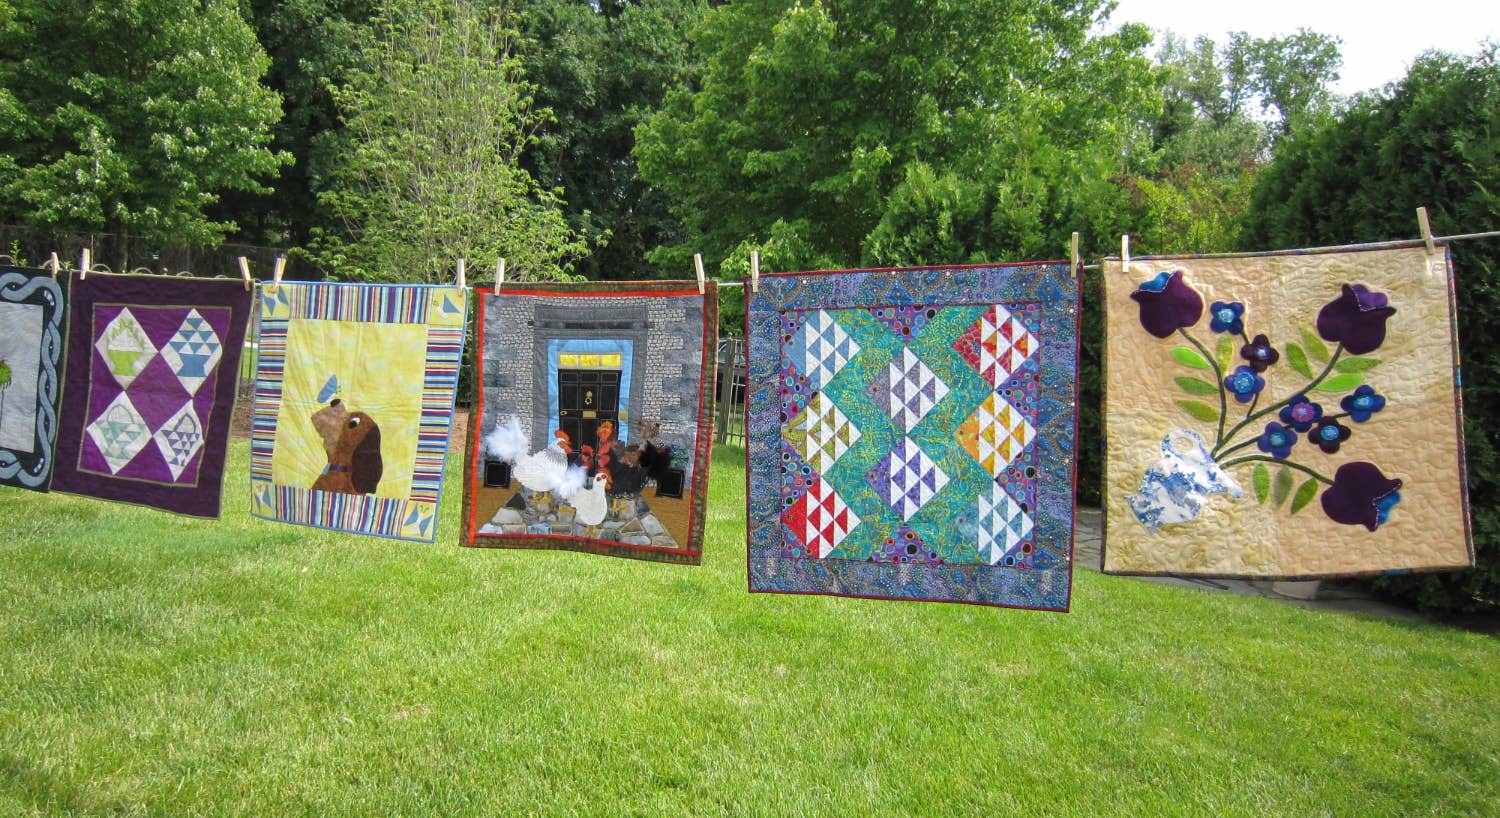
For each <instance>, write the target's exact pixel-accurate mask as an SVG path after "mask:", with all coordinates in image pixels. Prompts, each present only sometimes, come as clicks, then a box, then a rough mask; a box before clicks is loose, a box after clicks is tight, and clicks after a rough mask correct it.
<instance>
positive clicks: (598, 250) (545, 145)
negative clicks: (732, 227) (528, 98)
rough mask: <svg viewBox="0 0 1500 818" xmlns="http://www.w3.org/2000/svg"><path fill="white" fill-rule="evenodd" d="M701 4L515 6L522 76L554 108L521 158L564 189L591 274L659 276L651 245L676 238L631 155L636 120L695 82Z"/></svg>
mask: <svg viewBox="0 0 1500 818" xmlns="http://www.w3.org/2000/svg"><path fill="white" fill-rule="evenodd" d="M707 7H708V6H707V3H705V2H704V0H640V2H603V3H600V2H593V0H528V2H526V3H524V4H523V5H522V7H521V9H520V27H521V31H522V34H523V36H524V40H523V44H522V46H521V52H522V54H521V56H522V59H523V61H524V63H525V65H526V70H527V76H528V77H530V78H531V79H532V80H533V81H534V82H535V83H536V102H537V104H538V105H540V106H543V107H546V108H549V109H551V110H552V111H553V112H554V114H555V116H554V118H553V120H552V121H549V122H546V123H543V125H542V127H541V128H540V129H539V131H538V138H537V142H536V144H535V145H534V146H533V147H532V148H531V149H530V150H528V151H527V152H526V155H525V157H524V162H523V164H524V165H525V166H526V167H527V168H528V169H530V170H532V171H533V173H535V174H536V176H537V178H538V179H539V180H541V181H542V183H543V184H545V185H548V186H552V187H559V188H562V189H564V190H566V191H567V194H568V196H567V198H568V202H567V212H568V218H569V221H570V223H571V224H572V225H573V226H574V228H575V229H577V230H578V232H579V233H580V234H581V235H583V236H585V237H587V238H588V240H589V241H590V243H591V244H593V249H592V252H590V253H589V255H588V256H587V257H586V258H584V259H581V260H580V261H579V265H578V270H579V272H581V273H583V274H584V275H585V276H586V277H588V278H628V277H633V276H642V275H645V276H653V275H656V274H657V273H658V272H659V270H658V269H657V268H656V266H655V265H653V264H651V263H650V262H648V261H647V260H646V253H647V251H648V250H650V249H653V248H655V247H656V246H657V245H659V244H661V243H662V242H663V241H668V240H672V241H676V240H681V233H682V228H681V225H680V224H679V223H678V221H677V220H676V219H675V218H674V217H673V216H672V215H671V213H670V212H669V211H668V208H667V200H666V197H665V196H664V195H663V193H662V192H661V191H660V190H658V189H656V188H655V187H653V186H651V185H648V184H646V182H645V181H643V180H642V179H641V178H640V174H639V171H638V169H637V166H636V160H635V157H634V156H633V155H632V152H631V151H632V149H633V148H634V146H635V135H634V129H635V126H636V125H637V124H639V123H640V122H641V121H642V120H643V119H644V118H645V117H646V116H648V115H649V114H650V113H651V112H652V111H654V110H656V109H657V108H658V107H660V105H661V101H662V98H663V97H664V96H665V94H666V92H667V90H668V89H669V88H672V87H675V86H679V85H688V86H691V85H692V84H693V83H694V82H695V81H696V78H697V76H698V74H699V73H700V66H699V64H698V62H697V61H696V60H695V59H694V57H693V52H692V48H691V45H690V42H689V39H688V34H689V31H690V30H691V28H692V26H693V25H695V24H696V22H697V21H698V19H699V18H700V17H701V16H702V14H703V12H704V11H705V10H706V9H707ZM675 272H676V273H677V274H678V275H681V274H682V273H683V271H682V270H677V271H675Z"/></svg>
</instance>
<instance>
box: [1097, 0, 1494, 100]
mask: <svg viewBox="0 0 1500 818" xmlns="http://www.w3.org/2000/svg"><path fill="white" fill-rule="evenodd" d="M1118 2H1119V5H1118V7H1117V8H1116V9H1115V12H1114V14H1112V15H1111V16H1110V21H1111V24H1112V27H1113V26H1115V25H1118V24H1120V23H1123V22H1136V23H1145V24H1146V25H1148V26H1150V27H1152V28H1154V29H1170V30H1171V31H1173V32H1176V33H1177V34H1181V35H1183V36H1185V37H1186V38H1187V39H1188V40H1192V39H1193V38H1194V37H1196V36H1198V35H1200V34H1202V35H1207V36H1208V37H1210V38H1212V39H1213V40H1215V41H1216V42H1223V41H1224V40H1225V39H1226V38H1225V35H1226V34H1227V33H1228V32H1231V31H1246V32H1249V33H1250V35H1251V36H1254V37H1270V36H1278V35H1284V34H1290V33H1292V32H1294V31H1296V30H1297V29H1298V28H1309V29H1312V30H1313V31H1318V32H1322V33H1324V34H1332V35H1334V36H1336V37H1338V38H1340V39H1341V40H1342V41H1343V42H1342V43H1341V44H1340V46H1339V51H1340V53H1342V54H1343V57H1344V66H1343V68H1342V69H1341V70H1340V72H1339V74H1340V78H1339V81H1338V82H1337V83H1335V84H1334V87H1333V90H1334V91H1335V92H1337V93H1340V94H1352V93H1354V92H1356V91H1368V90H1372V89H1375V88H1378V87H1380V86H1382V85H1384V84H1385V83H1387V82H1391V81H1392V80H1396V79H1400V78H1401V77H1402V76H1403V75H1404V74H1405V73H1406V68H1407V66H1409V65H1410V64H1411V61H1412V59H1413V58H1414V57H1416V56H1417V55H1418V54H1420V53H1422V52H1423V51H1426V50H1428V49H1430V48H1439V49H1442V50H1444V51H1456V52H1460V53H1473V52H1474V51H1477V50H1478V49H1479V45H1480V42H1481V41H1482V40H1484V39H1486V38H1489V39H1491V40H1495V41H1500V0H1421V1H1420V2H1414V3H1413V2H1407V3H1393V2H1389V0H1366V2H1356V1H1355V0H1253V2H1249V3H1234V2H1217V0H1198V2H1192V0H1118Z"/></svg>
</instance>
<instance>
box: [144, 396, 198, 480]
mask: <svg viewBox="0 0 1500 818" xmlns="http://www.w3.org/2000/svg"><path fill="white" fill-rule="evenodd" d="M151 439H152V440H154V441H156V447H157V448H158V449H160V450H161V456H162V457H163V458H165V459H166V461H167V468H168V469H171V471H172V479H173V480H176V479H177V478H179V477H181V476H182V471H183V469H186V468H187V466H188V463H190V462H192V459H193V456H194V455H196V454H197V453H198V450H199V449H201V448H203V424H202V423H200V422H199V421H198V413H197V412H194V411H193V404H192V403H191V402H189V403H184V404H183V405H182V408H180V409H178V410H177V412H176V413H175V414H173V415H172V417H170V418H168V419H167V422H166V423H163V424H162V426H161V428H160V429H157V430H156V434H154V435H152V436H151Z"/></svg>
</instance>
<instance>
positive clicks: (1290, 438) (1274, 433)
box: [1255, 420, 1297, 460]
mask: <svg viewBox="0 0 1500 818" xmlns="http://www.w3.org/2000/svg"><path fill="white" fill-rule="evenodd" d="M1295 445H1297V435H1296V434H1295V433H1294V432H1293V431H1292V430H1291V429H1288V428H1286V427H1285V426H1282V425H1281V424H1280V423H1277V422H1276V421H1274V420H1273V421H1271V422H1270V423H1267V424H1266V430H1265V431H1264V432H1261V433H1260V438H1259V439H1257V440H1256V441H1255V447H1256V448H1258V449H1260V450H1261V451H1263V452H1265V453H1266V454H1269V455H1270V456H1272V457H1277V458H1281V459H1283V460H1285V459H1286V458H1288V457H1290V456H1291V454H1292V447H1293V446H1295Z"/></svg>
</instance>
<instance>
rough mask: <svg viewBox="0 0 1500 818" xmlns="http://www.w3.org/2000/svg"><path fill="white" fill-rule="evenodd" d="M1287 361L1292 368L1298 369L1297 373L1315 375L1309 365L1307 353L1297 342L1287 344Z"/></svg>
mask: <svg viewBox="0 0 1500 818" xmlns="http://www.w3.org/2000/svg"><path fill="white" fill-rule="evenodd" d="M1286 362H1287V363H1288V364H1289V365H1290V366H1291V367H1292V369H1295V370H1297V374H1299V375H1301V376H1302V377H1304V378H1311V377H1312V376H1313V374H1312V367H1310V366H1308V365H1307V353H1305V352H1303V351H1302V347H1299V346H1297V345H1296V344H1291V343H1289V344H1287V345H1286Z"/></svg>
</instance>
